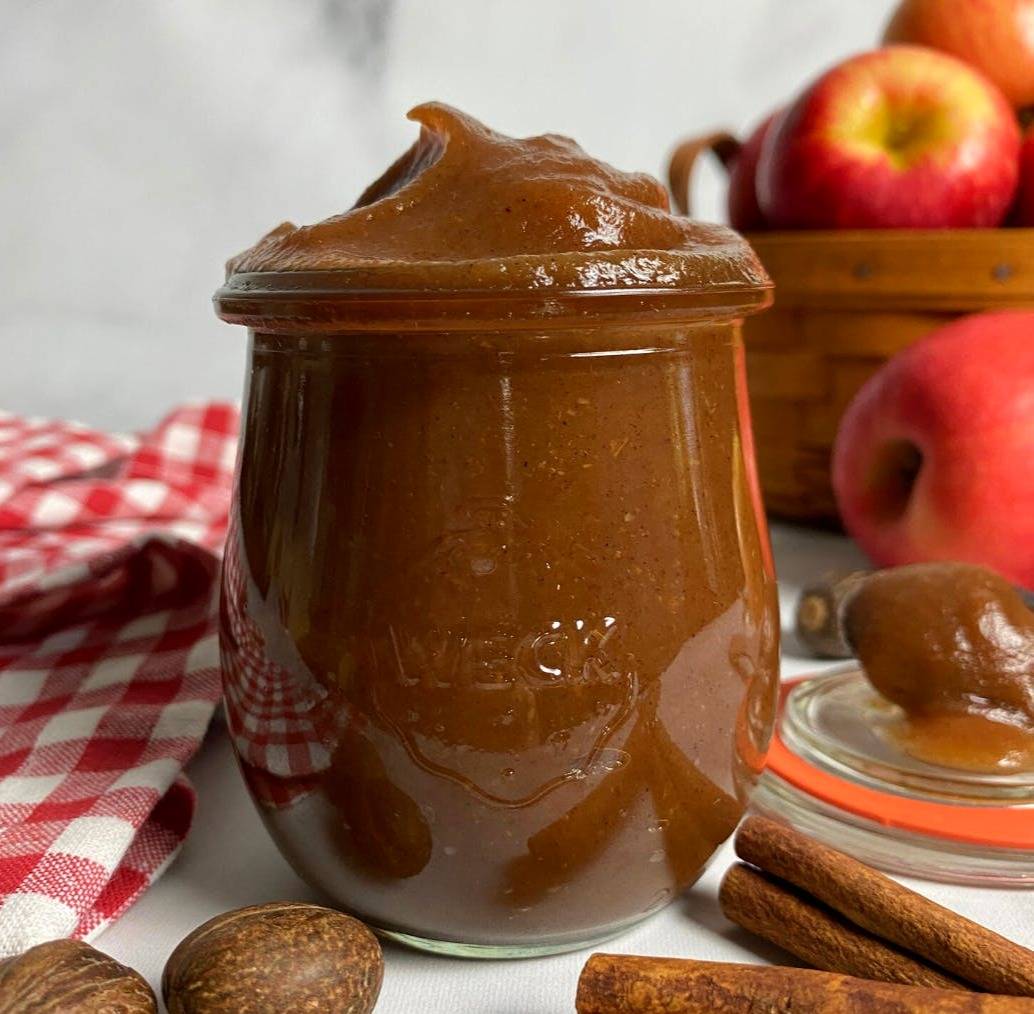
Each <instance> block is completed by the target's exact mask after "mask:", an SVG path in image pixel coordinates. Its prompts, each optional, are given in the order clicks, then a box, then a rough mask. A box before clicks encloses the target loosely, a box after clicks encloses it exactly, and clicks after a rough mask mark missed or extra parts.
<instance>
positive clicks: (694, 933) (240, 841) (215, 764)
mask: <svg viewBox="0 0 1034 1014" xmlns="http://www.w3.org/2000/svg"><path fill="white" fill-rule="evenodd" d="M772 537H773V545H774V548H775V555H776V561H777V566H778V570H779V576H780V599H781V604H782V609H783V617H784V624H785V623H786V617H788V616H790V615H791V606H792V603H793V601H794V597H795V595H796V593H797V591H798V589H799V588H800V585H801V583H802V582H804V581H807V580H809V579H811V578H814V577H816V576H818V575H819V574H820V573H821V572H822V571H824V570H827V569H831V568H838V569H839V568H846V567H855V566H861V565H863V563H864V561H863V560H862V558H861V557H860V556H859V555H858V554H857V551H856V550H855V549H854V547H853V546H852V545H851V544H850V543H849V542H848V541H847V540H846V539H843V538H838V537H836V536H832V535H825V534H819V533H815V532H808V531H804V530H800V529H793V528H789V527H783V526H778V527H776V528H775V529H774V530H773V533H772ZM795 651H796V646H795V644H794V643H793V639H792V637H785V638H784V659H783V675H784V676H792V675H794V674H795V673H798V672H802V671H805V670H807V669H815V668H816V663H815V662H814V661H812V660H809V659H802V658H799V657H795V656H794V653H795ZM189 774H190V777H191V779H192V780H193V783H194V785H195V787H196V788H197V792H198V812H197V817H196V821H195V825H194V828H193V831H192V832H191V836H190V839H189V840H188V842H187V844H186V845H185V846H184V848H183V851H182V853H181V854H180V856H179V857H178V859H177V860H176V861H175V863H174V864H173V865H172V867H171V868H170V869H169V870H168V871H167V872H166V873H165V875H164V876H163V877H162V878H161V880H159V881H158V883H157V884H155V885H154V886H153V887H152V888H151V889H150V890H149V891H148V892H147V894H146V895H145V896H144V897H143V898H142V899H141V900H140V901H139V902H137V904H136V905H135V906H134V907H133V908H132V909H131V910H130V911H129V912H128V913H126V915H125V916H123V917H122V919H121V920H120V921H119V922H118V923H116V924H115V925H114V926H113V927H111V928H110V929H109V930H108V931H107V932H106V933H104V934H103V935H102V936H101V938H100V939H99V940H98V941H97V942H96V943H97V946H99V947H100V948H101V949H102V950H104V951H107V952H108V953H109V954H111V955H112V956H113V957H115V958H117V959H118V960H120V961H123V962H125V963H126V964H129V965H131V966H133V967H134V968H136V969H138V970H139V971H140V972H142V973H143V974H144V975H145V976H146V977H147V978H148V979H149V980H150V981H151V983H152V984H153V985H154V986H155V988H156V989H157V988H158V984H159V980H160V978H161V970H162V965H163V964H164V962H165V959H166V957H167V956H168V955H169V953H170V951H171V950H172V949H173V947H174V946H175V945H176V943H177V942H178V941H179V940H180V939H181V938H182V937H183V936H185V935H186V934H187V933H188V932H190V930H192V929H193V928H194V927H195V926H197V925H198V924H199V923H201V922H204V921H205V920H206V919H208V918H210V917H211V916H213V915H216V914H218V913H220V912H225V911H226V910H227V909H231V908H238V907H240V906H243V905H253V904H256V903H258V902H263V901H272V900H282V899H293V900H302V901H304V900H313V901H319V900H320V899H319V897H318V896H317V895H316V894H315V893H314V892H313V891H312V890H311V889H310V888H309V887H307V886H306V885H305V884H304V883H303V882H302V881H301V880H299V879H298V877H297V876H296V875H295V874H294V873H293V872H292V870H291V869H290V867H289V866H288V865H287V863H286V862H285V861H284V860H283V859H281V858H280V854H279V853H278V852H277V850H276V848H275V847H274V845H273V843H272V841H271V840H270V838H269V837H268V836H267V834H266V832H265V830H264V828H263V826H262V824H261V822H260V820H259V817H258V815H257V813H256V811H255V809H254V807H253V806H252V804H251V802H250V800H249V799H248V797H247V795H246V793H245V790H244V785H243V782H242V781H241V779H240V776H239V775H238V773H237V770H236V766H235V764H234V762H233V758H232V756H231V750H230V743H229V740H228V739H227V736H226V732H225V729H224V728H223V726H222V724H221V723H216V724H215V725H214V726H213V728H212V730H211V732H210V733H209V736H208V739H207V740H206V742H205V744H204V746H203V748H202V749H201V751H200V753H199V754H198V756H197V757H196V758H195V759H194V761H193V763H192V764H191V765H190V767H189ZM731 858H732V851H731V847H730V846H729V845H728V844H726V845H725V846H724V847H723V848H722V850H721V851H720V852H719V853H718V856H717V857H716V859H715V861H714V862H713V863H712V865H711V867H710V868H709V870H708V871H707V873H706V874H705V875H704V876H703V877H702V878H701V879H700V880H699V881H698V882H697V883H696V884H695V885H694V886H693V887H692V888H690V889H689V890H688V891H687V892H686V893H685V895H684V896H683V897H682V898H680V899H677V900H676V901H675V902H674V903H673V904H672V905H670V906H669V907H668V908H667V909H665V910H664V911H663V912H660V913H659V914H657V915H656V916H654V917H653V918H652V919H650V920H648V921H647V922H646V923H643V924H642V925H640V926H639V927H637V928H636V929H634V930H632V931H631V932H629V933H627V934H626V935H625V936H622V937H619V938H618V939H617V940H613V941H610V942H608V943H607V944H606V949H607V950H608V951H612V952H627V953H630V954H655V955H668V956H678V957H694V958H702V959H708V960H719V961H752V962H757V961H771V962H775V963H778V962H780V961H785V960H786V957H785V955H782V956H781V955H780V952H779V951H778V950H777V949H776V948H774V947H770V946H767V945H765V944H763V943H761V942H760V941H757V940H756V939H753V938H751V937H750V936H749V935H748V934H746V933H744V932H742V931H740V930H738V929H736V928H735V927H733V926H731V925H730V924H729V923H728V922H727V921H726V920H725V918H724V917H723V916H722V914H721V912H720V911H719V908H718V903H717V899H716V892H717V887H718V882H719V881H720V879H721V877H722V874H723V873H724V871H725V869H726V867H727V866H728V865H729V862H730V860H731ZM909 883H910V885H911V886H912V887H914V888H915V889H916V890H919V891H922V892H923V893H924V894H927V895H929V896H930V897H931V898H934V899H935V900H936V901H939V902H940V903H941V904H944V905H947V906H948V907H950V908H953V909H955V910H957V911H959V912H962V913H963V914H965V915H967V916H970V917H971V918H973V919H976V920H978V921H979V922H982V923H983V924H984V925H986V926H990V927H991V928H992V929H994V930H997V931H998V932H999V933H1002V934H1004V935H1005V936H1008V937H1011V938H1012V939H1014V940H1016V941H1018V942H1019V943H1022V944H1025V945H1026V946H1028V947H1034V919H1032V918H1031V912H1032V904H1034V897H1032V895H1031V894H1030V893H1028V892H1027V891H1024V890H1022V889H1014V890H1008V889H999V890H990V889H987V888H975V887H956V886H951V885H945V884H935V883H927V882H925V881H909ZM456 903H457V904H462V899H457V902H456ZM586 957H587V952H578V953H574V954H565V955H560V956H558V957H551V958H539V959H534V960H525V961H509V962H498V961H496V962H472V961H461V960H457V959H448V958H440V957H431V956H429V955H424V954H418V953H416V952H413V951H409V950H405V949H403V948H401V947H398V946H395V945H391V944H389V945H386V947H385V958H386V968H385V976H384V989H383V991H382V993H381V1000H380V1003H379V1004H378V1006H377V1014H414V1012H415V1011H421V1012H424V1011H426V1012H428V1014H438V1012H442V1014H444V1012H448V1014H467V1012H470V1014H474V1012H477V1014H559V1012H567V1011H571V1010H573V1008H574V993H575V983H576V982H577V979H578V973H579V971H580V970H581V967H582V965H583V963H584V962H585V958H586Z"/></svg>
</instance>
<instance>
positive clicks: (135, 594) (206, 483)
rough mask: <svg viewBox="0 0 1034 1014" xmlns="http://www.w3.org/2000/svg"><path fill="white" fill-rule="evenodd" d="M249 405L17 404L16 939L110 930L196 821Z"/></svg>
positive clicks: (8, 476) (1, 766) (3, 515)
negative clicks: (138, 433)
mask: <svg viewBox="0 0 1034 1014" xmlns="http://www.w3.org/2000/svg"><path fill="white" fill-rule="evenodd" d="M237 423H238V413H237V410H236V408H235V407H234V406H232V405H228V404H209V405H200V406H188V407H185V408H182V409H179V410H177V411H176V412H174V413H172V414H171V415H170V416H169V417H168V418H167V419H165V421H164V422H162V423H161V425H160V426H159V427H158V428H157V429H156V430H154V431H153V432H152V433H150V434H147V435H145V436H143V437H140V438H137V437H125V436H111V435H107V434H104V433H99V432H97V431H94V430H90V429H88V428H86V427H83V426H79V425H75V424H69V423H63V422H52V421H47V420H38V419H24V418H20V417H17V416H13V415H9V414H6V413H0V958H2V957H4V956H6V955H10V954H15V953H19V952H20V951H22V950H24V949H25V948H27V947H30V946H32V945H33V944H36V943H39V942H41V941H44V940H50V939H54V938H56V937H64V936H76V937H82V938H88V937H91V936H93V935H95V934H96V933H98V932H99V931H100V930H101V929H103V927H104V926H105V925H107V924H108V923H109V922H111V920H113V919H115V918H117V917H118V916H119V915H121V914H122V912H124V911H125V909H126V908H128V907H129V906H130V905H131V904H132V903H133V902H134V901H135V900H136V898H137V897H138V896H139V895H140V894H141V893H142V892H143V891H144V890H145V889H146V888H147V886H148V885H149V884H150V883H152V882H153V881H154V880H155V878H157V877H158V876H159V874H160V873H161V872H162V870H163V869H164V868H165V866H166V865H167V864H168V863H169V861H170V860H171V859H172V857H173V856H174V855H175V854H176V852H177V851H178V849H179V847H180V845H181V844H182V842H183V840H184V837H185V836H186V833H187V831H188V829H189V827H190V822H191V818H192V816H193V811H194V792H193V790H192V789H191V787H190V785H189V784H188V782H187V781H186V779H185V778H184V777H183V775H182V774H181V771H182V768H183V765H184V764H185V763H186V761H187V760H188V759H189V758H190V756H191V755H192V754H193V753H194V751H195V750H196V749H197V747H198V745H199V744H200V742H201V738H202V736H203V735H204V732H205V729H206V727H207V725H208V722H209V719H210V718H211V715H212V711H213V708H214V706H215V703H216V701H217V700H218V696H219V675H218V650H217V645H216V635H215V598H216V586H217V581H216V576H217V572H218V566H219V563H218V554H219V553H220V552H221V547H222V543H223V539H224V536H225V530H226V520H227V513H228V507H229V496H230V486H231V478H232V473H233V462H234V454H235V447H236V435H237Z"/></svg>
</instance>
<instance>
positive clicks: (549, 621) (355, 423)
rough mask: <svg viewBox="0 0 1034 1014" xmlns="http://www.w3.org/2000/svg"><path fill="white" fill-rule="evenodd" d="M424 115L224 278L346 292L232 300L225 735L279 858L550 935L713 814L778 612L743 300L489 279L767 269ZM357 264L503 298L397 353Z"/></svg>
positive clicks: (362, 908)
mask: <svg viewBox="0 0 1034 1014" xmlns="http://www.w3.org/2000/svg"><path fill="white" fill-rule="evenodd" d="M414 115H416V116H417V117H418V118H419V119H420V120H421V122H422V123H423V125H424V127H423V132H422V135H421V139H420V141H419V142H418V143H417V145H416V146H415V147H414V148H413V149H412V150H411V151H410V152H409V153H408V154H407V155H406V156H404V157H403V158H402V159H401V160H400V161H399V162H398V163H396V165H395V166H393V167H392V168H391V169H390V170H389V171H388V173H387V174H386V175H385V177H384V178H383V179H382V180H380V181H378V182H377V183H376V184H374V185H373V187H371V188H370V190H369V191H367V193H366V195H364V197H363V199H362V200H361V202H360V205H359V206H358V207H357V208H356V209H353V210H352V211H350V212H348V213H346V214H345V215H342V216H340V217H338V218H335V219H330V220H329V221H328V222H325V223H321V224H320V225H317V226H313V227H311V228H309V229H300V230H296V229H294V228H293V227H282V228H281V229H279V230H277V231H276V232H275V233H274V234H272V235H271V236H270V237H267V238H266V239H265V240H263V241H262V242H261V243H260V244H259V245H258V246H257V247H256V248H255V249H254V250H253V251H250V252H249V253H247V254H244V255H242V256H241V257H240V258H238V260H237V261H235V262H233V264H232V266H231V267H232V269H233V270H235V271H238V272H240V271H254V270H262V271H266V270H273V269H275V270H276V271H283V270H285V269H289V270H295V269H297V270H299V271H302V270H304V271H309V270H312V269H317V270H327V271H335V272H336V274H335V275H334V276H333V277H334V279H335V282H336V284H340V286H341V291H340V292H339V293H338V294H336V295H333V296H329V297H327V298H326V299H325V301H324V303H321V304H320V305H319V306H318V307H316V308H315V309H313V308H312V307H309V306H308V304H307V309H306V313H307V314H311V315H312V316H311V317H304V318H301V317H299V319H297V320H289V319H285V318H284V317H283V316H282V315H281V316H280V317H279V318H278V319H277V320H276V321H275V322H274V323H270V324H267V325H263V323H262V322H261V320H260V319H259V318H260V316H261V313H262V307H261V305H259V306H258V308H257V309H256V310H255V311H254V312H253V318H252V319H253V320H254V321H255V323H254V324H253V327H254V335H253V341H252V349H251V367H250V375H249V387H248V393H247V398H246V413H245V415H246V422H245V432H244V437H243V442H242V450H241V463H240V473H239V489H238V495H237V502H236V507H235V511H234V519H233V530H232V532H231V536H230V539H229V544H228V547H227V561H226V570H225V581H224V596H223V618H222V649H223V663H224V672H225V686H226V699H227V710H228V716H229V721H230V728H231V731H232V733H233V737H234V742H235V746H236V748H237V751H238V754H239V756H240V759H241V761H242V768H243V770H244V773H245V776H246V778H247V780H248V783H249V786H250V787H251V790H252V793H253V795H254V796H255V798H256V800H257V801H258V802H259V804H260V807H261V809H262V812H263V814H264V816H265V818H266V821H267V824H268V826H269V827H270V829H271V831H272V833H273V834H274V837H275V838H276V839H277V842H278V844H279V845H280V847H281V849H282V850H283V852H284V853H285V854H286V855H287V856H288V858H289V859H290V860H291V862H292V864H293V865H294V866H295V868H296V869H297V870H299V872H301V873H302V875H303V876H305V877H306V878H308V879H309V880H310V881H311V882H312V883H314V884H316V885H317V886H319V887H320V888H321V889H322V890H324V891H326V892H328V893H329V894H330V895H331V896H332V897H334V898H336V899H337V900H338V901H339V902H340V903H342V904H344V905H346V906H347V907H349V908H350V909H352V910H354V911H356V912H358V913H359V914H361V915H362V916H364V917H365V918H367V919H368V920H369V921H370V922H372V923H373V924H374V925H376V926H378V927H380V928H384V929H388V930H393V931H396V932H403V933H407V934H411V935H417V936H420V937H424V938H430V939H434V940H439V941H448V942H453V943H455V942H461V943H469V944H480V945H493V946H499V947H505V948H511V947H517V948H520V947H523V946H543V945H545V946H557V947H562V946H568V945H570V944H572V943H575V942H579V941H586V940H590V939H592V938H594V937H596V936H599V935H601V934H605V933H607V932H610V931H613V930H615V929H617V928H619V927H621V926H622V925H625V924H627V923H630V922H633V921H635V920H637V919H638V918H641V917H642V916H643V915H645V914H647V913H649V912H651V911H653V910H654V909H656V908H658V907H660V906H661V905H663V904H665V903H666V902H667V901H669V900H670V899H672V898H673V897H674V896H675V894H676V893H677V892H678V891H679V890H680V889H681V888H683V887H684V886H685V885H686V884H688V883H689V882H691V881H692V880H693V879H694V878H695V877H696V876H697V875H698V874H699V872H700V871H701V869H702V868H703V866H704V864H705V863H706V862H707V860H708V859H709V858H710V856H711V855H712V854H713V852H714V851H715V849H716V848H717V846H718V844H719V843H720V842H721V841H722V840H724V838H725V837H727V836H728V834H729V833H730V832H731V831H732V829H733V827H734V826H735V824H736V822H737V820H738V819H739V816H740V814H741V813H742V810H743V807H744V805H745V803H746V800H747V796H748V794H749V791H750V789H751V787H752V785H753V783H754V780H755V779H756V777H757V774H758V772H759V769H760V766H761V764H762V762H763V758H764V752H765V749H766V747H767V742H768V737H769V734H770V731H771V725H772V716H773V710H774V691H775V684H776V679H777V655H778V623H777V618H776V605H775V598H774V581H773V577H772V572H771V563H770V560H769V557H768V550H767V544H766V541H765V537H764V535H763V531H762V528H761V524H762V520H761V513H760V503H759V498H758V494H757V485H756V481H755V478H754V474H753V466H752V462H751V460H750V455H749V451H747V450H746V449H745V448H746V447H747V446H749V424H748V421H747V417H746V395H745V385H744V375H743V359H742V346H741V343H740V339H739V335H738V330H737V327H736V322H735V319H734V317H735V315H736V312H737V311H736V310H735V299H733V301H732V303H731V304H730V308H727V309H726V310H724V312H723V311H720V310H714V311H711V310H707V311H703V310H701V309H700V307H699V306H698V307H697V308H696V309H695V310H693V309H692V308H690V309H689V310H687V313H686V317H685V319H683V320H679V321H673V320H670V319H665V320H658V319H657V318H656V317H655V316H654V315H653V313H652V307H651V304H650V303H649V300H646V301H643V300H642V299H640V298H639V297H636V300H635V302H634V307H635V309H634V310H630V311H628V312H626V313H625V314H624V316H622V315H620V314H618V315H617V316H614V315H611V316H608V317H607V319H606V320H599V321H596V320H593V319H592V318H591V315H590V317H588V318H586V317H584V316H582V317H579V318H578V320H577V321H572V320H570V319H565V320H563V321H562V326H561V325H558V326H557V328H556V329H554V328H552V327H548V326H544V325H543V324H542V323H541V322H539V323H537V324H536V325H535V326H534V327H533V328H530V329H528V328H523V327H521V326H519V324H520V322H519V321H515V320H514V312H513V302H514V297H513V295H512V293H511V291H510V287H511V286H518V287H523V288H524V289H527V288H535V287H537V286H540V285H544V286H562V285H575V284H579V285H588V286H592V285H603V284H604V281H605V279H609V280H610V282H609V284H615V285H627V286H635V285H643V286H651V287H653V286H658V285H676V284H681V283H682V282H685V283H686V284H691V285H692V286H699V285H701V284H703V283H702V280H703V279H706V278H709V277H712V276H713V277H715V278H723V279H725V281H726V282H728V281H729V280H730V279H731V278H733V275H735V284H736V285H739V286H747V285H748V280H749V277H751V276H752V274H751V273H752V272H754V273H756V272H757V271H759V270H760V269H757V268H756V264H755V262H753V259H752V257H751V256H750V255H749V253H747V252H746V248H745V247H744V246H743V245H742V243H741V241H739V240H738V239H736V238H735V237H733V236H732V234H730V233H727V232H725V231H724V230H717V229H715V230H712V229H709V228H705V227H701V226H694V225H691V224H689V223H686V222H684V221H683V220H679V219H675V218H673V217H672V216H670V215H669V214H668V212H667V210H666V201H665V198H664V196H663V194H662V192H661V190H660V188H659V186H658V185H657V184H656V183H654V182H653V181H651V180H649V179H648V178H647V177H643V176H635V175H626V174H623V173H618V172H616V171H615V170H612V169H610V168H609V167H607V166H604V165H602V164H601V163H598V162H595V161H594V160H592V159H590V158H588V157H587V156H586V155H585V154H584V153H582V152H581V151H580V149H578V148H577V146H575V145H574V144H573V143H572V142H570V141H567V140H564V139H561V138H556V137H544V138H532V139H530V140H527V141H515V140H511V139H509V138H504V137H501V136H500V135H497V134H494V133H492V132H491V131H488V130H486V129H485V128H484V127H481V126H480V125H479V124H477V123H475V122H474V121H472V120H470V119H469V118H467V117H465V116H463V115H462V114H459V113H457V112H455V111H453V110H449V109H447V108H445V107H442V106H436V105H432V106H423V107H420V109H418V110H417V111H416V113H415V114H414ZM658 251H660V252H658ZM690 263H692V265H693V267H692V270H690V269H689V267H687V265H689V264H690ZM371 266H372V267H371ZM367 269H371V271H372V274H371V273H370V271H367ZM356 271H360V274H359V275H357V274H356ZM363 272H366V273H365V274H364V273H363ZM637 272H639V273H637ZM374 276H376V278H377V280H378V284H380V285H385V284H387V283H388V281H390V284H391V285H396V286H399V287H402V288H404V287H405V286H408V285H411V284H412V283H413V282H414V280H419V281H420V284H421V285H424V286H425V287H431V288H432V289H435V287H437V286H442V287H443V288H442V291H443V293H444V294H446V295H448V296H449V298H450V299H451V300H452V301H453V303H455V302H456V300H457V295H456V293H457V289H459V290H462V292H467V291H469V290H470V289H472V288H476V287H477V286H482V287H484V286H493V285H494V286H498V292H495V293H494V294H493V295H492V297H491V300H490V306H491V307H493V308H494V309H493V310H492V313H493V314H494V316H493V317H492V319H491V320H490V321H489V322H488V323H487V324H486V326H485V327H484V328H483V329H481V330H476V331H473V332H472V331H471V330H470V328H469V327H467V328H465V329H464V330H463V331H462V333H460V334H457V333H453V332H449V331H448V330H444V331H443V330H442V329H441V328H438V329H434V328H427V327H425V328H423V329H422V330H421V329H417V330H413V329H412V328H410V329H408V330H405V331H403V330H400V331H399V333H397V334H394V335H392V338H391V340H390V341H386V340H385V335H384V328H383V320H382V319H380V318H379V319H378V330H377V333H372V332H371V333H364V331H363V327H362V318H361V313H360V311H359V310H356V309H355V306H356V303H355V301H354V300H353V297H352V294H351V288H352V287H353V286H354V285H355V284H356V278H357V277H360V278H362V279H365V280H366V281H369V280H370V279H371V278H372V277H374ZM463 298H465V297H460V298H459V302H460V303H461V304H462V303H463ZM481 298H482V302H481V304H479V305H482V307H483V305H484V299H483V293H482V294H481ZM493 300H494V301H493ZM708 305H711V304H708ZM461 311H462V307H461ZM346 313H348V314H350V317H349V324H348V328H347V332H342V333H338V334H333V333H332V334H328V332H327V328H326V326H325V322H326V320H327V319H338V317H339V316H341V315H344V314H346ZM317 314H318V315H319V319H318V321H316V322H315V323H314V322H313V318H315V317H316V316H317ZM460 316H462V312H461V313H460ZM317 327H318V328H319V331H318V334H317V333H316V332H315V331H314V330H313V329H315V328H317Z"/></svg>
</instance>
